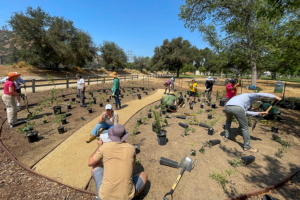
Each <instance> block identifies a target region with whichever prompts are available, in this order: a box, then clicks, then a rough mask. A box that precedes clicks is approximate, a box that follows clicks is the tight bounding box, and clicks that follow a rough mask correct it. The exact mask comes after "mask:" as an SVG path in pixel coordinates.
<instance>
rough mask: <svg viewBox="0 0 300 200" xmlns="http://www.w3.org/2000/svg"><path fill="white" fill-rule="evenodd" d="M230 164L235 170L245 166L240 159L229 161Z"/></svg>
mask: <svg viewBox="0 0 300 200" xmlns="http://www.w3.org/2000/svg"><path fill="white" fill-rule="evenodd" d="M229 164H230V165H231V166H233V167H234V168H236V167H238V166H242V165H243V161H242V159H240V158H237V159H233V160H230V161H229Z"/></svg>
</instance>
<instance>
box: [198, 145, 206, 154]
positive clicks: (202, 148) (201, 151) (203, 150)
mask: <svg viewBox="0 0 300 200" xmlns="http://www.w3.org/2000/svg"><path fill="white" fill-rule="evenodd" d="M199 152H200V153H202V154H205V148H204V147H203V146H202V147H201V148H200V149H199Z"/></svg>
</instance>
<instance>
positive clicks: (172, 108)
mask: <svg viewBox="0 0 300 200" xmlns="http://www.w3.org/2000/svg"><path fill="white" fill-rule="evenodd" d="M164 101H165V102H166V107H167V109H168V111H169V112H176V109H177V107H176V106H177V102H176V97H175V95H174V93H173V92H170V93H169V94H168V95H167V96H166V97H165V99H164Z"/></svg>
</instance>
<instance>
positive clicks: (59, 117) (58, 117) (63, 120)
mask: <svg viewBox="0 0 300 200" xmlns="http://www.w3.org/2000/svg"><path fill="white" fill-rule="evenodd" d="M53 122H54V123H57V124H61V125H62V126H59V127H57V130H58V133H59V134H62V133H64V132H65V129H64V126H63V124H66V123H67V118H66V114H63V115H59V114H58V113H57V114H56V115H55V119H54V121H53Z"/></svg>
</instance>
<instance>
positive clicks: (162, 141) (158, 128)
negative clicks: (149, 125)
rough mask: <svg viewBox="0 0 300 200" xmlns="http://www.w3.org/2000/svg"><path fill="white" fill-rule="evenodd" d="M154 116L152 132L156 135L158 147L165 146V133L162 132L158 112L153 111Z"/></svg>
mask: <svg viewBox="0 0 300 200" xmlns="http://www.w3.org/2000/svg"><path fill="white" fill-rule="evenodd" d="M153 115H154V122H153V125H154V127H155V128H154V132H155V133H156V135H157V142H158V144H159V145H166V144H167V131H166V130H164V128H163V126H162V124H163V122H162V118H161V117H160V115H159V112H156V111H153Z"/></svg>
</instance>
